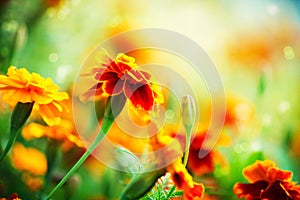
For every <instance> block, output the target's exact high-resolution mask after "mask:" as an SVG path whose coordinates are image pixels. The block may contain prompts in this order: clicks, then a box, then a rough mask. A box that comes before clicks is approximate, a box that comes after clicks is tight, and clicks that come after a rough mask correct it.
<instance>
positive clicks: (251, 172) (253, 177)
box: [243, 160, 275, 183]
mask: <svg viewBox="0 0 300 200" xmlns="http://www.w3.org/2000/svg"><path fill="white" fill-rule="evenodd" d="M270 167H275V163H274V162H273V161H270V160H264V161H256V162H255V163H254V164H252V165H249V166H248V167H246V168H245V169H244V171H243V174H244V176H245V178H246V179H247V180H248V181H249V182H250V183H253V182H256V181H261V180H265V181H269V178H268V177H267V171H268V169H269V168H270Z"/></svg>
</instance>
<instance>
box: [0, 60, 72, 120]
mask: <svg viewBox="0 0 300 200" xmlns="http://www.w3.org/2000/svg"><path fill="white" fill-rule="evenodd" d="M58 89H59V88H58V86H57V85H55V84H54V83H53V82H52V80H51V79H50V78H46V79H45V78H43V77H41V76H40V75H39V74H37V73H32V74H30V73H29V72H28V71H27V70H26V69H25V68H21V69H17V68H15V67H13V66H11V67H10V68H9V69H8V72H7V75H6V76H5V75H0V91H1V92H2V93H3V99H4V101H5V102H7V103H8V104H10V105H13V106H14V105H16V104H17V103H18V102H21V103H31V102H34V104H35V106H36V108H37V109H38V110H39V113H40V115H41V116H42V118H43V120H44V121H45V122H46V123H47V124H49V125H53V124H55V123H56V122H58V121H59V119H60V115H61V113H62V111H63V110H64V109H65V106H64V104H63V103H62V102H61V101H62V100H65V99H68V98H69V97H68V94H67V93H65V92H58Z"/></svg>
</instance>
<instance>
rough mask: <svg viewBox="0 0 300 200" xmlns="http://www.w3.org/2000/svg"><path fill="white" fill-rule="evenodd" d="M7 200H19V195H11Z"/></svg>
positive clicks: (4, 199)
mask: <svg viewBox="0 0 300 200" xmlns="http://www.w3.org/2000/svg"><path fill="white" fill-rule="evenodd" d="M0 200H6V198H0ZM7 200H21V199H20V198H19V195H18V194H17V193H13V194H11V195H10V196H9V197H8V198H7Z"/></svg>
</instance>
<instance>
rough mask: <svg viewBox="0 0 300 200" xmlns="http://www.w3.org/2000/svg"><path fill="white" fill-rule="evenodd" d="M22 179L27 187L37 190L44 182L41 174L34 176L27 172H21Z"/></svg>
mask: <svg viewBox="0 0 300 200" xmlns="http://www.w3.org/2000/svg"><path fill="white" fill-rule="evenodd" d="M22 180H23V181H24V183H25V184H26V185H27V187H28V188H29V189H30V190H32V191H38V190H39V189H41V188H42V186H43V184H44V179H43V177H41V176H35V175H32V174H29V173H24V174H22Z"/></svg>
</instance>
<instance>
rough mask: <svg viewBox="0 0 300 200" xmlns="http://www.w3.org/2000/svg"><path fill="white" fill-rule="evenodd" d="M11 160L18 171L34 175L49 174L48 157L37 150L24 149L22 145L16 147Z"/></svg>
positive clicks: (17, 144) (18, 144)
mask: <svg viewBox="0 0 300 200" xmlns="http://www.w3.org/2000/svg"><path fill="white" fill-rule="evenodd" d="M11 160H12V165H13V166H14V167H15V168H16V169H19V170H22V171H27V172H29V173H31V174H33V175H44V174H45V173H46V172H47V159H46V156H45V155H44V154H43V153H42V152H40V151H39V150H37V149H35V148H31V147H28V148H26V147H24V146H23V145H22V144H21V143H16V144H15V145H14V147H13V151H12V158H11Z"/></svg>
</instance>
